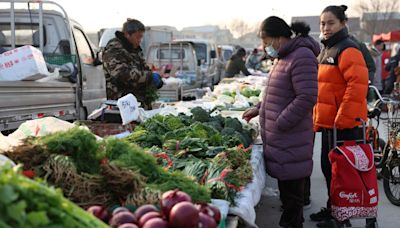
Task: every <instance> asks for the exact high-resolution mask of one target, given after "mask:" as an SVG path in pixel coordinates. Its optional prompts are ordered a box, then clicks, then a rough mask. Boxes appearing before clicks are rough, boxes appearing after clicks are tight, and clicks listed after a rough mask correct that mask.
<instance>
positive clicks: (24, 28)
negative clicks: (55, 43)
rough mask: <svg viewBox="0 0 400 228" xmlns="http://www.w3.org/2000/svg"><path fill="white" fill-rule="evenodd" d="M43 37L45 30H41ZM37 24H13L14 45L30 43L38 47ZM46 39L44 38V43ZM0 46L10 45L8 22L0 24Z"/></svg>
mask: <svg viewBox="0 0 400 228" xmlns="http://www.w3.org/2000/svg"><path fill="white" fill-rule="evenodd" d="M43 37H46V31H45V30H43ZM39 42H40V38H39V24H17V23H16V24H15V45H16V46H17V47H19V46H24V45H32V46H35V47H39V45H40V44H39ZM45 44H46V39H45V38H44V45H45ZM0 46H2V47H11V26H10V24H0Z"/></svg>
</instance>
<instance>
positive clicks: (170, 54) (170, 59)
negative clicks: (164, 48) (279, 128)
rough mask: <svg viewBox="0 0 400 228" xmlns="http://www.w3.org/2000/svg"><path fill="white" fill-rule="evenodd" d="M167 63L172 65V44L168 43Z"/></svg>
mask: <svg viewBox="0 0 400 228" xmlns="http://www.w3.org/2000/svg"><path fill="white" fill-rule="evenodd" d="M169 63H170V64H172V44H171V42H170V43H169Z"/></svg>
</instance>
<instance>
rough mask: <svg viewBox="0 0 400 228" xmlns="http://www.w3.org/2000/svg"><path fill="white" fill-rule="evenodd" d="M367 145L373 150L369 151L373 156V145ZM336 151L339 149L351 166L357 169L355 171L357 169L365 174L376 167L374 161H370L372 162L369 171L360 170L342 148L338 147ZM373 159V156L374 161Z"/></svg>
mask: <svg viewBox="0 0 400 228" xmlns="http://www.w3.org/2000/svg"><path fill="white" fill-rule="evenodd" d="M365 145H368V146H369V147H370V148H371V149H370V150H369V151H370V153H371V154H372V151H373V149H372V146H371V144H365ZM335 149H337V151H339V152H340V153H341V154H342V155H343V156H344V157H345V158H346V160H347V161H348V162H349V163H350V164H351V166H353V168H355V169H357V170H359V171H363V172H367V171H370V170H371V169H372V168H373V167H374V165H375V163H374V161H373V160H372V161H369V162H370V166H369V167H368V168H367V169H359V168H357V167H356V165H355V164H354V163H353V162H352V161H351V160H350V158H349V156H348V155H347V154H346V153H345V152H344V151H343V150H342V149H341V148H340V147H338V146H336V148H335ZM363 151H364V150H363ZM373 158H374V156H373V154H372V159H373Z"/></svg>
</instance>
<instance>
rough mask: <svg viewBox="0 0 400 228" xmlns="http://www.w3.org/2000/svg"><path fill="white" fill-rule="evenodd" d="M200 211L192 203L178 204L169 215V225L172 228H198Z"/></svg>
mask: <svg viewBox="0 0 400 228" xmlns="http://www.w3.org/2000/svg"><path fill="white" fill-rule="evenodd" d="M198 223H199V211H198V210H197V209H196V207H195V206H194V205H193V204H192V203H191V202H180V203H177V204H176V205H175V206H174V207H173V208H172V209H171V211H170V213H169V225H170V226H171V227H172V228H181V227H185V228H192V227H193V228H194V227H196V228H197V227H198Z"/></svg>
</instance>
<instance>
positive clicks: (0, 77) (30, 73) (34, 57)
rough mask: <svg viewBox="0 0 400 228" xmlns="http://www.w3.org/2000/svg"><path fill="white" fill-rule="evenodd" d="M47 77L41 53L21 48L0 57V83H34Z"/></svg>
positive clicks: (30, 47)
mask: <svg viewBox="0 0 400 228" xmlns="http://www.w3.org/2000/svg"><path fill="white" fill-rule="evenodd" d="M48 75H49V71H48V70H47V67H46V62H45V61H44V58H43V54H42V52H41V51H40V50H39V49H37V48H35V47H32V46H22V47H19V48H16V49H13V50H10V51H7V52H4V53H3V54H1V55H0V81H21V80H28V81H34V80H37V79H40V78H43V77H46V76H48Z"/></svg>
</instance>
